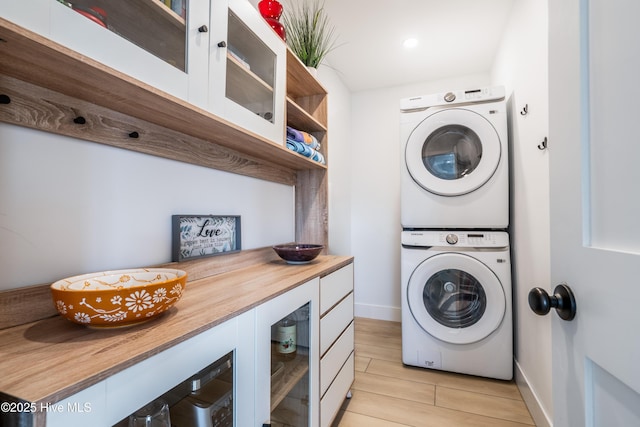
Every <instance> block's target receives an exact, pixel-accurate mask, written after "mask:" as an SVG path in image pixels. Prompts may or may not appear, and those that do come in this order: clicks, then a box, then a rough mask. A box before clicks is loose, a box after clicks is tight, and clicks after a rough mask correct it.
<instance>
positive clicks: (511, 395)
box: [332, 318, 534, 427]
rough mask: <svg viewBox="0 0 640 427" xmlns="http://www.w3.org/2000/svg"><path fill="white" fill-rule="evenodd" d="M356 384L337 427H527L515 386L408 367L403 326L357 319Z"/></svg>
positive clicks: (528, 420)
mask: <svg viewBox="0 0 640 427" xmlns="http://www.w3.org/2000/svg"><path fill="white" fill-rule="evenodd" d="M355 332H356V333H355V342H356V353H355V361H356V368H355V370H356V378H355V382H354V384H353V387H352V389H351V390H352V394H353V397H352V398H351V399H347V400H345V403H344V405H343V406H342V410H341V411H340V413H339V414H338V416H337V417H336V420H335V421H334V423H333V426H332V427H383V426H384V427H403V426H415V427H448V426H451V427H525V426H532V425H534V422H533V420H532V418H531V416H530V415H529V411H528V410H527V407H526V406H525V404H524V402H523V401H522V397H521V396H520V392H519V391H518V388H517V387H516V385H515V383H514V382H512V381H500V380H491V379H485V378H478V377H473V376H468V375H460V374H453V373H448V372H442V371H433V370H428V369H421V368H414V367H408V366H404V365H403V364H402V348H401V330H400V323H398V322H386V321H380V320H372V319H364V318H357V319H356V321H355Z"/></svg>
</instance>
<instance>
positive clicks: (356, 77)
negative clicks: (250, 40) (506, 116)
mask: <svg viewBox="0 0 640 427" xmlns="http://www.w3.org/2000/svg"><path fill="white" fill-rule="evenodd" d="M289 1H299V0H289ZM321 1H322V0H321ZM514 1H515V0H395V1H384V2H383V1H373V0H324V3H325V8H326V11H327V13H328V15H329V19H330V22H331V24H332V25H333V26H334V27H335V32H336V34H337V45H338V47H336V48H335V49H334V50H333V51H332V52H330V53H329V55H328V56H327V59H326V62H325V65H327V66H330V67H332V68H333V69H335V70H336V72H337V73H338V75H339V76H340V78H341V79H342V81H343V82H344V84H345V85H346V86H347V87H348V88H349V89H350V90H351V91H352V92H358V91H362V90H369V89H377V88H382V87H389V86H397V85H404V84H410V83H418V82H428V81H434V80H439V79H445V78H450V77H457V76H465V75H471V74H481V73H488V72H489V71H490V70H491V65H492V63H493V61H494V59H495V55H496V52H497V49H498V47H499V44H500V41H501V38H502V34H503V32H504V29H505V27H506V25H507V21H508V17H509V14H510V12H511V7H512V5H513V3H514ZM283 3H285V2H283ZM285 7H286V6H285ZM408 37H415V38H416V39H418V45H417V46H416V47H415V48H413V49H405V48H403V46H402V42H403V41H404V40H405V39H407V38H408Z"/></svg>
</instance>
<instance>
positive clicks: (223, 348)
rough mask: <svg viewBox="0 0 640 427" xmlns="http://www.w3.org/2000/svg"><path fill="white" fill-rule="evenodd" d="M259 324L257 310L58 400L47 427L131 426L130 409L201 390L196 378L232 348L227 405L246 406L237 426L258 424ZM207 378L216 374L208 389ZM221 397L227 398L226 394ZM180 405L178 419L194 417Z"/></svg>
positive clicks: (238, 415)
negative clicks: (255, 332) (256, 336)
mask: <svg viewBox="0 0 640 427" xmlns="http://www.w3.org/2000/svg"><path fill="white" fill-rule="evenodd" d="M254 323H255V319H254V311H253V310H251V311H249V312H246V313H244V314H241V315H239V316H237V317H235V318H233V319H231V320H228V321H226V322H225V323H223V324H221V325H218V326H216V327H214V328H212V329H210V330H208V331H205V332H202V333H201V334H199V335H197V336H195V337H193V338H190V339H188V340H186V341H184V342H182V343H180V344H177V345H176V346H174V347H171V348H169V349H167V350H164V351H162V352H160V353H158V354H156V355H154V356H152V357H150V358H148V359H146V360H144V361H142V362H140V363H137V364H135V365H133V366H131V367H129V368H127V369H125V370H123V371H120V372H118V373H117V374H114V375H112V376H110V377H108V378H107V379H105V380H103V381H101V382H99V383H97V384H95V385H93V386H91V387H89V388H87V389H84V390H82V391H81V392H79V393H76V394H75V395H73V396H71V397H69V398H67V399H65V400H63V401H60V402H57V403H56V404H55V405H52V406H51V408H48V410H47V411H46V413H47V426H48V427H57V426H60V427H68V426H80V425H85V426H89V425H90V426H112V425H124V426H127V417H128V416H129V414H131V413H133V412H135V411H136V410H138V409H139V408H141V407H143V406H145V405H146V404H147V403H149V402H151V401H153V400H155V399H157V398H162V399H163V400H165V401H167V403H169V404H171V405H174V403H175V402H171V399H172V397H173V394H175V393H183V394H186V395H190V394H191V395H195V394H197V393H196V392H191V390H190V389H189V387H191V386H192V383H193V382H194V381H193V380H199V377H198V374H199V373H201V372H203V370H204V369H205V368H207V367H209V366H210V365H212V364H214V362H216V361H218V360H219V359H221V358H222V359H223V360H224V359H225V356H226V355H228V354H229V353H231V357H230V360H231V362H232V363H231V365H232V366H231V368H232V370H230V372H228V373H227V377H228V378H229V381H231V382H232V386H231V387H230V389H231V392H230V393H229V392H228V391H227V392H226V393H227V396H226V397H225V398H224V400H225V404H227V405H228V404H232V405H233V408H241V410H235V411H233V414H234V415H233V417H234V422H235V424H234V425H237V426H248V425H253V420H254V419H255V415H254V413H253V411H251V408H253V407H254V401H253V398H254V393H253V390H254V388H253V387H254V375H255V372H254V370H253V367H254V363H253V359H254V350H255V348H254V343H255V340H254V336H253V327H254ZM225 368H228V367H225ZM201 375H202V376H203V377H204V375H203V374H201ZM212 376H213V375H210V377H212ZM185 380H190V381H187V382H185ZM205 381H211V378H206V379H204V380H201V381H200V384H198V387H200V386H202V390H205V386H206V384H205ZM181 384H184V388H183V389H181V390H177V391H176V386H178V385H181ZM169 391H172V393H170V394H171V396H170V395H169V394H165V393H167V392H169ZM200 395H202V392H200ZM182 397H184V396H180V397H178V398H182ZM178 398H175V399H174V400H177V399H178ZM217 398H218V399H219V400H221V399H220V396H218V397H217ZM203 401H205V399H204V398H202V399H200V400H199V402H198V403H197V404H194V405H192V406H193V408H197V406H198V405H199V404H200V403H201V402H203ZM187 403H188V402H187ZM182 406H184V404H183V405H182ZM200 406H204V405H200ZM175 407H176V406H175V405H174V406H172V408H171V411H172V412H173V413H172V415H171V416H172V424H173V425H176V426H182V425H189V424H191V423H190V421H184V422H182V423H181V422H179V421H180V419H185V416H184V415H181V414H178V412H175V411H174V408H175ZM183 412H184V411H183ZM174 415H175V416H174ZM191 425H193V424H191Z"/></svg>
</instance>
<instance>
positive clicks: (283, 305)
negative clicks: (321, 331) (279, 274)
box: [255, 278, 320, 427]
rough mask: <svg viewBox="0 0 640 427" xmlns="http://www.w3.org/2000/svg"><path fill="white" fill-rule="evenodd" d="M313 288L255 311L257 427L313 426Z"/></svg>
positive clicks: (315, 294)
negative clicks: (265, 426)
mask: <svg viewBox="0 0 640 427" xmlns="http://www.w3.org/2000/svg"><path fill="white" fill-rule="evenodd" d="M318 285H319V279H318V278H315V279H312V280H310V281H308V282H306V283H304V284H303V285H300V286H298V287H297V288H295V289H292V290H290V291H289V292H287V293H285V294H282V295H280V296H278V297H276V298H274V299H272V300H270V301H268V302H266V303H264V304H262V305H260V306H258V307H256V340H257V341H256V396H255V402H256V423H255V425H256V426H263V425H267V426H273V427H275V426H281V425H287V426H296V427H305V426H309V427H317V426H318V422H319V418H320V416H319V403H320V396H319V393H318V391H319V387H318V374H319V360H318V359H319V350H318V344H319V340H318V326H319V325H318V319H319V305H318V301H319V295H318ZM294 325H295V326H294ZM292 328H294V329H292ZM292 346H293V348H292Z"/></svg>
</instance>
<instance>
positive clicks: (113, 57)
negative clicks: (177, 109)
mask: <svg viewBox="0 0 640 427" xmlns="http://www.w3.org/2000/svg"><path fill="white" fill-rule="evenodd" d="M209 12H210V3H209V0H162V1H161V0H127V1H114V0H20V1H2V2H0V16H2V17H3V18H5V19H8V20H9V21H11V22H13V23H15V24H17V25H20V26H22V27H24V28H26V29H27V30H30V31H33V32H35V33H37V34H39V35H41V36H43V37H45V38H47V39H49V40H52V41H53V42H56V43H59V44H61V45H63V46H65V47H67V48H69V49H71V50H73V51H75V52H78V53H80V54H81V55H84V56H87V57H89V58H91V59H94V60H96V61H98V62H100V63H101V64H103V65H104V66H106V67H107V69H112V70H114V72H121V73H124V74H125V75H126V76H130V77H132V78H133V79H135V80H137V81H140V82H143V83H146V84H148V85H150V86H151V87H153V88H157V89H159V90H161V91H163V92H167V93H169V94H171V95H173V96H176V97H178V98H180V99H183V100H185V101H188V102H190V103H193V104H195V105H198V106H201V107H206V103H207V91H206V85H207V81H208V56H207V55H208V49H209V32H208V25H209ZM203 26H204V27H203ZM199 29H200V31H199ZM71 71H72V70H70V75H69V78H83V79H90V78H91V76H74V75H73V73H72V72H71ZM198 82H200V83H201V84H200V83H198ZM103 90H108V88H100V87H96V91H103Z"/></svg>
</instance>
